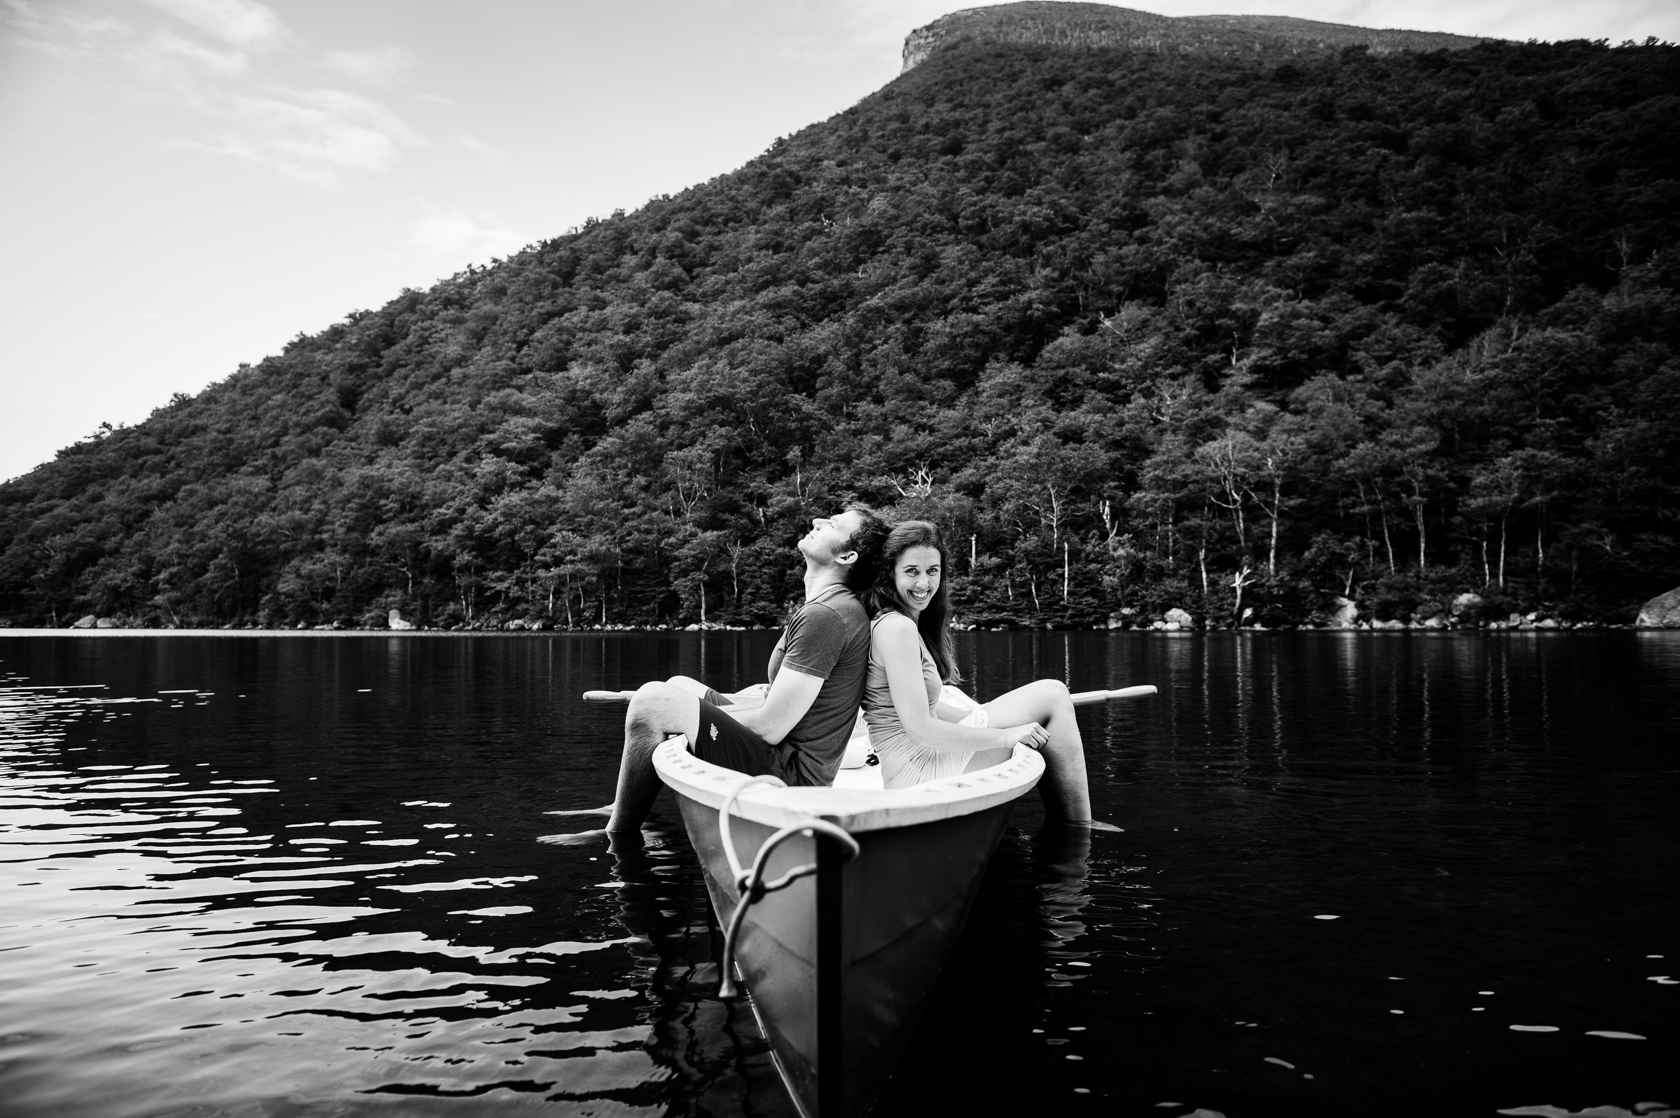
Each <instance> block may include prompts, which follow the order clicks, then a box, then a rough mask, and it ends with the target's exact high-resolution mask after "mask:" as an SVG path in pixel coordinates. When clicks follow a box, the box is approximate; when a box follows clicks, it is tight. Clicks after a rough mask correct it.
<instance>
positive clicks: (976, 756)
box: [963, 749, 1015, 773]
mask: <svg viewBox="0 0 1680 1118" xmlns="http://www.w3.org/2000/svg"><path fill="white" fill-rule="evenodd" d="M1013 756H1015V751H1014V750H1013V749H976V750H975V751H974V752H973V753H970V754H969V755H968V764H966V765H964V766H963V772H965V773H971V772H978V771H979V770H981V769H989V768H991V767H992V766H994V765H1001V764H1003V763H1004V762H1005V761H1007V760H1009V759H1010V758H1011V757H1013Z"/></svg>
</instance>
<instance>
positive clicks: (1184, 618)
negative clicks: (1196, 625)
mask: <svg viewBox="0 0 1680 1118" xmlns="http://www.w3.org/2000/svg"><path fill="white" fill-rule="evenodd" d="M1161 620H1162V621H1165V622H1166V623H1167V624H1169V625H1171V624H1173V623H1174V622H1176V623H1177V624H1178V627H1179V628H1180V629H1188V628H1189V627H1190V626H1191V624H1192V623H1193V622H1194V621H1195V618H1193V617H1191V616H1190V615H1189V614H1188V613H1186V612H1185V611H1184V610H1181V609H1179V608H1178V607H1177V606H1174V607H1173V608H1172V609H1169V610H1168V611H1167V612H1166V613H1164V614H1162V615H1161Z"/></svg>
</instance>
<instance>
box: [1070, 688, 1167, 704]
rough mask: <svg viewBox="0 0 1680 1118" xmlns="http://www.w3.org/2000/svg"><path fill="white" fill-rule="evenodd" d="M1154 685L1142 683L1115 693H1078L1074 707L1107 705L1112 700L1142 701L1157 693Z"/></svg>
mask: <svg viewBox="0 0 1680 1118" xmlns="http://www.w3.org/2000/svg"><path fill="white" fill-rule="evenodd" d="M1156 690H1157V689H1156V687H1155V685H1154V684H1153V683H1140V684H1138V685H1137V686H1136V687H1121V688H1118V689H1116V690H1114V691H1077V692H1075V693H1074V694H1073V696H1072V698H1073V705H1074V706H1076V707H1082V706H1089V705H1091V704H1092V703H1106V702H1108V700H1110V699H1141V698H1142V697H1143V696H1145V695H1153V694H1155V692H1156Z"/></svg>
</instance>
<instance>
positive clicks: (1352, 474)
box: [0, 4, 1680, 627]
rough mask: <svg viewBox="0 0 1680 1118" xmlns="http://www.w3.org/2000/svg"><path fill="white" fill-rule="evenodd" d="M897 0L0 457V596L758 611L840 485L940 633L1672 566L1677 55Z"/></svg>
mask: <svg viewBox="0 0 1680 1118" xmlns="http://www.w3.org/2000/svg"><path fill="white" fill-rule="evenodd" d="M1099 17H1100V19H1099ZM1057 19H1061V20H1062V21H1063V22H1061V23H1057V22H1056V20H1057ZM1233 19H1235V17H1233ZM1102 20H1108V21H1109V22H1110V23H1111V24H1112V23H1115V21H1117V24H1118V25H1122V26H1135V27H1145V28H1147V27H1150V26H1156V25H1158V24H1159V25H1162V26H1165V27H1168V28H1170V29H1172V35H1175V36H1179V38H1177V39H1173V40H1172V41H1173V42H1177V43H1182V42H1184V41H1185V40H1184V39H1183V38H1182V36H1183V35H1185V34H1188V35H1190V36H1191V40H1193V41H1194V42H1198V43H1204V44H1205V43H1208V42H1213V41H1215V40H1217V41H1218V42H1220V43H1237V42H1239V41H1241V42H1259V43H1261V46H1260V47H1259V48H1253V47H1250V48H1245V49H1226V48H1225V47H1220V49H1218V50H1211V49H1210V50H1202V49H1162V48H1161V46H1160V44H1159V43H1154V44H1150V43H1143V44H1141V45H1140V44H1139V43H1134V42H1131V41H1127V42H1125V43H1122V44H1119V45H1110V44H1109V43H1108V42H1107V41H1106V40H1104V41H1102V42H1097V41H1095V40H1090V39H1089V36H1090V35H1092V34H1095V32H1094V31H1092V30H1091V28H1093V27H1098V26H1099V24H1101V21H1102ZM1163 21H1164V22H1163ZM940 24H944V25H945V30H944V31H941V32H939V33H937V34H935V33H933V32H931V31H930V29H927V28H924V29H922V31H919V32H917V33H916V34H915V35H913V36H912V43H911V45H914V44H917V43H920V44H922V46H918V47H917V48H916V51H920V50H922V49H923V47H925V48H926V53H925V56H923V57H922V58H921V60H920V61H919V62H918V63H917V64H915V65H914V66H912V67H911V68H910V69H909V70H908V71H907V72H906V73H904V74H902V75H901V76H900V77H898V78H897V79H896V80H894V81H893V82H892V83H890V84H889V85H887V86H886V87H885V88H883V89H881V90H880V91H878V92H877V93H875V94H874V95H872V96H870V97H867V98H865V99H864V100H863V101H861V102H859V103H858V104H857V105H855V106H853V107H852V108H850V109H848V110H846V111H845V112H843V113H840V114H839V115H837V116H835V117H833V118H831V119H829V120H827V121H824V122H822V123H820V124H816V125H813V126H811V127H809V128H807V129H805V130H803V131H802V132H800V133H798V134H797V135H795V136H791V137H788V138H786V139H783V140H779V141H777V142H776V143H775V144H774V145H772V146H771V147H770V149H769V150H767V151H766V152H765V153H764V154H763V155H761V156H760V157H758V158H757V159H754V160H753V161H751V162H750V163H748V164H747V165H746V166H744V167H743V168H741V169H740V170H739V171H737V172H735V173H733V174H730V175H725V176H722V177H720V178H718V179H716V180H713V181H711V182H708V183H705V184H702V185H699V186H696V187H693V188H692V189H689V190H687V191H684V192H682V193H681V194H678V195H675V196H673V197H668V198H661V199H657V200H655V201H653V202H651V203H649V204H648V205H647V206H645V207H643V208H642V209H640V210H638V211H636V212H634V213H629V214H623V215H616V216H614V217H613V218H611V219H608V220H604V221H594V222H590V223H587V224H586V225H585V226H584V227H583V228H581V229H578V230H574V231H573V232H570V233H567V234H565V235H564V236H559V237H556V238H554V239H552V240H549V241H546V242H544V243H542V244H539V245H536V246H534V247H532V248H531V249H529V250H527V251H525V252H522V253H519V254H518V255H516V256H514V257H511V258H510V259H507V260H504V261H498V262H495V263H493V264H491V265H490V266H488V267H484V268H473V269H469V270H468V271H466V272H463V273H461V274H459V275H457V276H454V277H452V278H451V279H449V280H447V281H444V282H442V283H439V284H437V285H436V286H434V287H432V288H430V289H429V290H425V291H405V292H403V293H402V294H401V295H400V296H398V297H397V298H396V299H394V300H392V301H391V302H390V303H388V304H387V305H385V306H383V307H380V308H378V309H376V310H369V311H358V312H355V313H353V314H350V315H349V316H347V317H346V318H345V320H344V321H343V322H341V323H339V324H337V325H335V326H333V327H332V328H330V329H328V330H326V331H323V332H321V333H319V334H316V335H313V336H308V337H299V338H298V339H296V340H295V341H294V342H293V343H291V344H290V345H289V346H288V347H287V348H286V350H285V351H284V352H283V353H281V354H279V355H277V356H273V357H270V358H268V359H266V360H264V361H262V362H260V363H258V364H256V365H252V366H248V367H241V368H240V369H239V370H238V371H237V372H235V373H233V374H232V375H231V376H229V377H228V378H227V379H226V380H224V381H222V382H220V383H218V384H216V385H214V386H212V387H210V388H209V389H206V390H205V391H204V392H202V393H200V394H198V395H197V396H195V397H191V398H189V397H185V396H178V397H177V398H176V399H174V400H173V401H171V402H170V403H169V404H167V405H166V406H164V407H162V408H160V409H158V411H157V412H155V413H154V414H153V415H152V416H151V418H149V419H148V420H147V421H146V422H144V423H142V424H140V425H138V426H135V427H132V428H119V429H116V430H112V431H109V432H106V433H103V434H102V435H100V436H99V437H97V438H94V439H91V440H89V441H87V442H84V443H79V444H77V445H75V446H72V447H69V448H66V449H65V450H64V451H62V452H61V453H60V454H59V456H58V457H57V458H56V459H55V460H54V461H53V462H50V463H48V464H46V465H44V466H41V467H40V468H38V469H36V470H35V471H33V472H32V473H30V474H28V475H26V476H25V477H22V478H19V479H16V480H14V481H11V482H9V483H7V484H5V485H3V486H0V618H4V619H6V620H8V621H10V622H11V623H13V624H64V623H66V622H67V621H68V620H70V619H73V618H76V617H79V616H81V615H83V614H97V615H100V616H108V617H111V618H114V619H116V620H117V621H119V622H121V623H125V624H139V623H146V624H165V625H174V624H179V625H218V624H227V625H245V626H253V625H261V626H287V627H293V626H298V625H306V626H307V625H331V624H343V625H356V624H364V625H383V623H384V618H385V616H386V613H387V611H388V610H390V609H393V608H394V609H399V610H401V611H402V613H403V614H404V615H405V616H406V617H408V618H410V619H413V620H417V621H418V622H420V623H422V624H427V625H435V626H456V627H460V626H472V627H485V626H502V625H505V624H507V623H509V622H512V621H518V622H521V623H525V622H540V623H542V624H544V625H581V624H585V623H589V624H601V623H607V624H636V625H648V624H677V625H682V624H691V623H697V622H700V621H702V620H704V621H706V622H708V623H730V624H773V623H775V622H776V621H777V620H778V618H779V616H780V615H781V612H782V610H783V608H784V607H785V605H786V603H787V601H788V600H789V598H790V597H791V596H792V595H794V594H796V593H797V590H798V582H797V578H796V573H797V572H796V570H795V569H794V566H793V564H791V563H790V562H789V556H790V555H791V554H792V552H791V545H792V543H793V541H794V540H795V539H796V538H797V537H798V536H799V535H800V534H802V532H803V530H804V527H805V521H806V519H807V518H808V517H811V516H813V515H821V514H823V513H824V512H826V511H828V510H829V509H831V508H833V507H834V505H835V503H836V502H838V501H840V500H842V499H845V498H847V497H850V496H856V497H861V498H863V499H866V500H869V501H872V502H875V503H876V504H878V505H881V506H883V507H885V508H888V509H889V510H891V511H893V512H894V513H896V514H900V515H912V514H921V515H928V516H932V517H934V518H937V519H938V520H940V521H941V522H942V523H943V524H944V525H945V526H946V530H947V531H948V533H949V535H950V537H951V539H952V543H953V548H952V552H953V554H952V555H951V557H950V558H951V560H952V562H951V563H950V574H951V576H952V580H953V592H954V597H955V601H956V604H957V607H958V610H959V615H960V616H961V617H962V618H964V619H966V620H967V621H969V622H970V623H974V624H981V625H998V624H1014V625H1090V624H1104V623H1109V622H1110V621H1111V620H1112V621H1113V623H1117V624H1133V623H1148V622H1149V621H1150V620H1152V619H1153V618H1155V617H1158V616H1159V615H1160V613H1161V612H1162V611H1163V610H1165V609H1167V608H1169V607H1181V608H1184V609H1186V610H1188V611H1190V612H1191V613H1192V614H1193V615H1194V616H1195V617H1196V618H1197V621H1198V623H1202V622H1204V621H1205V622H1207V623H1213V624H1231V623H1234V622H1236V621H1238V620H1239V619H1242V618H1243V617H1245V616H1249V617H1250V620H1254V621H1259V622H1261V623H1264V624H1266V625H1268V626H1275V625H1280V624H1298V623H1309V622H1313V621H1315V620H1322V619H1324V618H1326V617H1327V616H1329V615H1330V613H1331V612H1332V611H1334V610H1336V609H1338V608H1342V607H1341V605H1340V603H1339V602H1338V601H1337V599H1338V598H1347V599H1352V600H1353V601H1355V602H1356V603H1357V604H1358V607H1359V609H1360V610H1361V611H1362V615H1363V616H1365V617H1367V618H1369V617H1375V618H1378V619H1397V620H1406V619H1411V620H1413V621H1417V622H1421V621H1422V620H1424V619H1426V618H1433V617H1446V616H1448V615H1449V613H1451V612H1452V608H1453V604H1454V602H1455V599H1456V600H1457V601H1458V606H1457V616H1458V619H1459V620H1460V621H1477V620H1488V619H1503V618H1505V617H1507V616H1508V615H1509V614H1510V613H1513V612H1514V613H1523V614H1527V613H1532V612H1542V613H1545V614H1546V615H1547V616H1549V617H1555V618H1561V619H1562V620H1565V621H1605V620H1612V621H1620V622H1627V621H1631V620H1632V618H1633V615H1634V612H1635V610H1636V609H1637V606H1638V603H1639V602H1641V601H1643V600H1644V599H1645V598H1648V597H1650V596H1651V595H1652V594H1653V593H1656V592H1658V591H1661V590H1664V589H1667V588H1669V587H1670V586H1672V585H1673V584H1674V582H1675V581H1676V578H1677V576H1680V526H1677V523H1676V517H1677V510H1680V424H1677V423H1676V422H1675V419H1674V417H1675V416H1676V414H1680V356H1677V355H1680V256H1677V252H1676V246H1677V240H1680V142H1676V141H1677V139H1680V137H1677V136H1676V128H1677V125H1676V122H1677V121H1680V111H1677V110H1680V54H1677V51H1676V48H1674V47H1672V46H1668V45H1666V44H1657V43H1647V44H1645V45H1639V46H1633V45H1629V46H1622V47H1616V48H1611V47H1607V46H1605V45H1604V44H1600V43H1587V42H1572V43H1525V44H1515V43H1502V42H1483V43H1478V44H1475V45H1473V46H1468V47H1464V46H1463V44H1461V43H1453V44H1450V45H1452V46H1453V47H1454V48H1455V49H1409V48H1407V47H1405V46H1404V45H1403V44H1404V42H1406V41H1408V40H1385V41H1384V42H1385V44H1386V45H1382V46H1381V49H1375V48H1374V47H1373V44H1372V43H1371V42H1369V41H1367V40H1361V41H1358V42H1355V43H1354V44H1353V45H1350V46H1338V45H1337V42H1338V40H1337V39H1336V37H1335V36H1334V35H1332V34H1331V33H1330V31H1328V30H1325V29H1323V27H1322V25H1312V26H1309V27H1306V28H1304V29H1303V27H1302V25H1301V23H1300V21H1279V20H1266V19H1260V18H1259V17H1247V18H1242V19H1236V21H1235V22H1232V21H1230V20H1226V21H1221V20H1216V19H1212V18H1209V19H1198V20H1165V19H1164V17H1155V16H1145V15H1142V14H1140V13H1128V12H1125V11H1123V10H1120V9H1113V10H1112V11H1109V12H1102V11H1097V12H1096V14H1093V8H1092V6H1089V5H1062V4H1058V5H1039V4H1024V5H1014V6H1009V7H1005V8H1001V9H999V8H990V9H983V10H982V11H981V12H978V13H966V14H961V13H960V14H959V15H958V16H954V17H947V21H940ZM940 24H935V25H933V27H934V28H938V27H940ZM1101 25H1102V26H1108V25H1109V24H1101ZM953 28H955V30H953ZM976 28H981V29H985V33H984V34H980V33H979V32H978V31H976ZM1182 28H1189V31H1188V32H1185V31H1182V30H1180V29H1182ZM1280 28H1281V29H1282V30H1281V31H1280V30H1279V29H1280ZM1099 29H1100V28H1099ZM1303 30H1305V31H1306V32H1309V33H1310V34H1308V35H1307V38H1305V39H1303V38H1301V37H1300V36H1299V35H1296V37H1294V38H1290V34H1294V33H1295V32H1301V31H1303ZM1285 32H1288V33H1289V34H1285ZM1162 34H1163V35H1166V32H1162ZM1337 34H1338V35H1345V36H1352V37H1355V38H1357V37H1358V36H1362V35H1363V36H1369V35H1371V34H1378V35H1389V34H1391V33H1387V32H1379V33H1371V32H1365V31H1362V30H1360V29H1352V28H1348V29H1341V30H1340V31H1338V32H1337ZM1079 36H1086V38H1084V39H1081V38H1079ZM1242 36H1254V38H1253V39H1252V40H1249V39H1242V38H1241V37H1242ZM918 37H919V38H918ZM1169 38H1170V36H1169ZM1064 40H1065V42H1064ZM1262 40H1263V41H1262ZM1162 41H1163V42H1165V41H1167V40H1166V39H1163V40H1162ZM1309 41H1310V42H1311V43H1312V44H1327V45H1323V46H1320V45H1314V46H1313V47H1312V49H1305V47H1304V46H1303V44H1304V43H1307V42H1309ZM1076 43H1077V44H1079V45H1069V44H1076ZM1420 43H1421V44H1422V45H1433V41H1420ZM1460 47H1462V48H1463V49H1457V48H1460ZM916 51H911V52H910V53H911V54H914V53H916ZM1472 593H1473V594H1474V595H1476V597H1474V598H1465V597H1461V596H1462V595H1466V594H1472ZM1248 610H1252V611H1253V613H1252V615H1247V614H1246V613H1245V611H1248Z"/></svg>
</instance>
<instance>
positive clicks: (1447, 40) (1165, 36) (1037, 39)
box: [904, 0, 1486, 71]
mask: <svg viewBox="0 0 1680 1118" xmlns="http://www.w3.org/2000/svg"><path fill="white" fill-rule="evenodd" d="M964 41H972V42H983V43H1047V44H1053V45H1057V46H1068V47H1131V48H1134V49H1136V48H1141V49H1144V50H1156V51H1180V52H1186V53H1198V54H1231V53H1245V54H1260V53H1265V52H1267V51H1270V52H1273V53H1282V54H1300V53H1305V52H1318V51H1327V50H1340V49H1342V48H1343V47H1350V46H1364V47H1368V48H1370V49H1371V50H1372V51H1374V52H1376V53H1379V54H1386V53H1390V52H1393V51H1402V50H1463V49H1465V48H1467V47H1472V46H1475V45H1476V44H1477V43H1480V42H1484V41H1486V40H1483V39H1477V38H1473V37H1471V36H1467V35H1448V34H1445V33H1442V32H1435V31H1384V30H1376V29H1373V28H1369V27H1350V26H1347V25H1345V24H1340V23H1317V22H1314V21H1313V20H1309V19H1292V18H1290V17H1289V16H1254V15H1243V16H1160V15H1155V14H1153V13H1151V12H1138V11H1133V10H1132V9H1130V8H1116V7H1113V6H1111V5H1108V4H1069V3H1048V2H1044V0H1027V2H1025V3H1019V4H1000V5H998V6H996V7H991V8H968V9H966V10H964V11H960V12H952V13H951V14H950V15H948V16H942V17H940V18H939V19H936V20H934V21H933V22H932V23H930V24H928V25H927V26H926V27H919V28H917V29H916V30H914V31H912V32H910V34H909V35H907V36H906V37H905V39H904V70H905V71H909V70H911V69H914V68H915V67H916V66H917V65H918V64H919V63H921V62H922V61H923V60H925V59H926V58H927V57H928V56H929V55H930V54H932V53H933V52H934V51H936V50H939V49H941V48H942V47H946V46H950V45H951V44H953V43H958V42H964Z"/></svg>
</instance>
